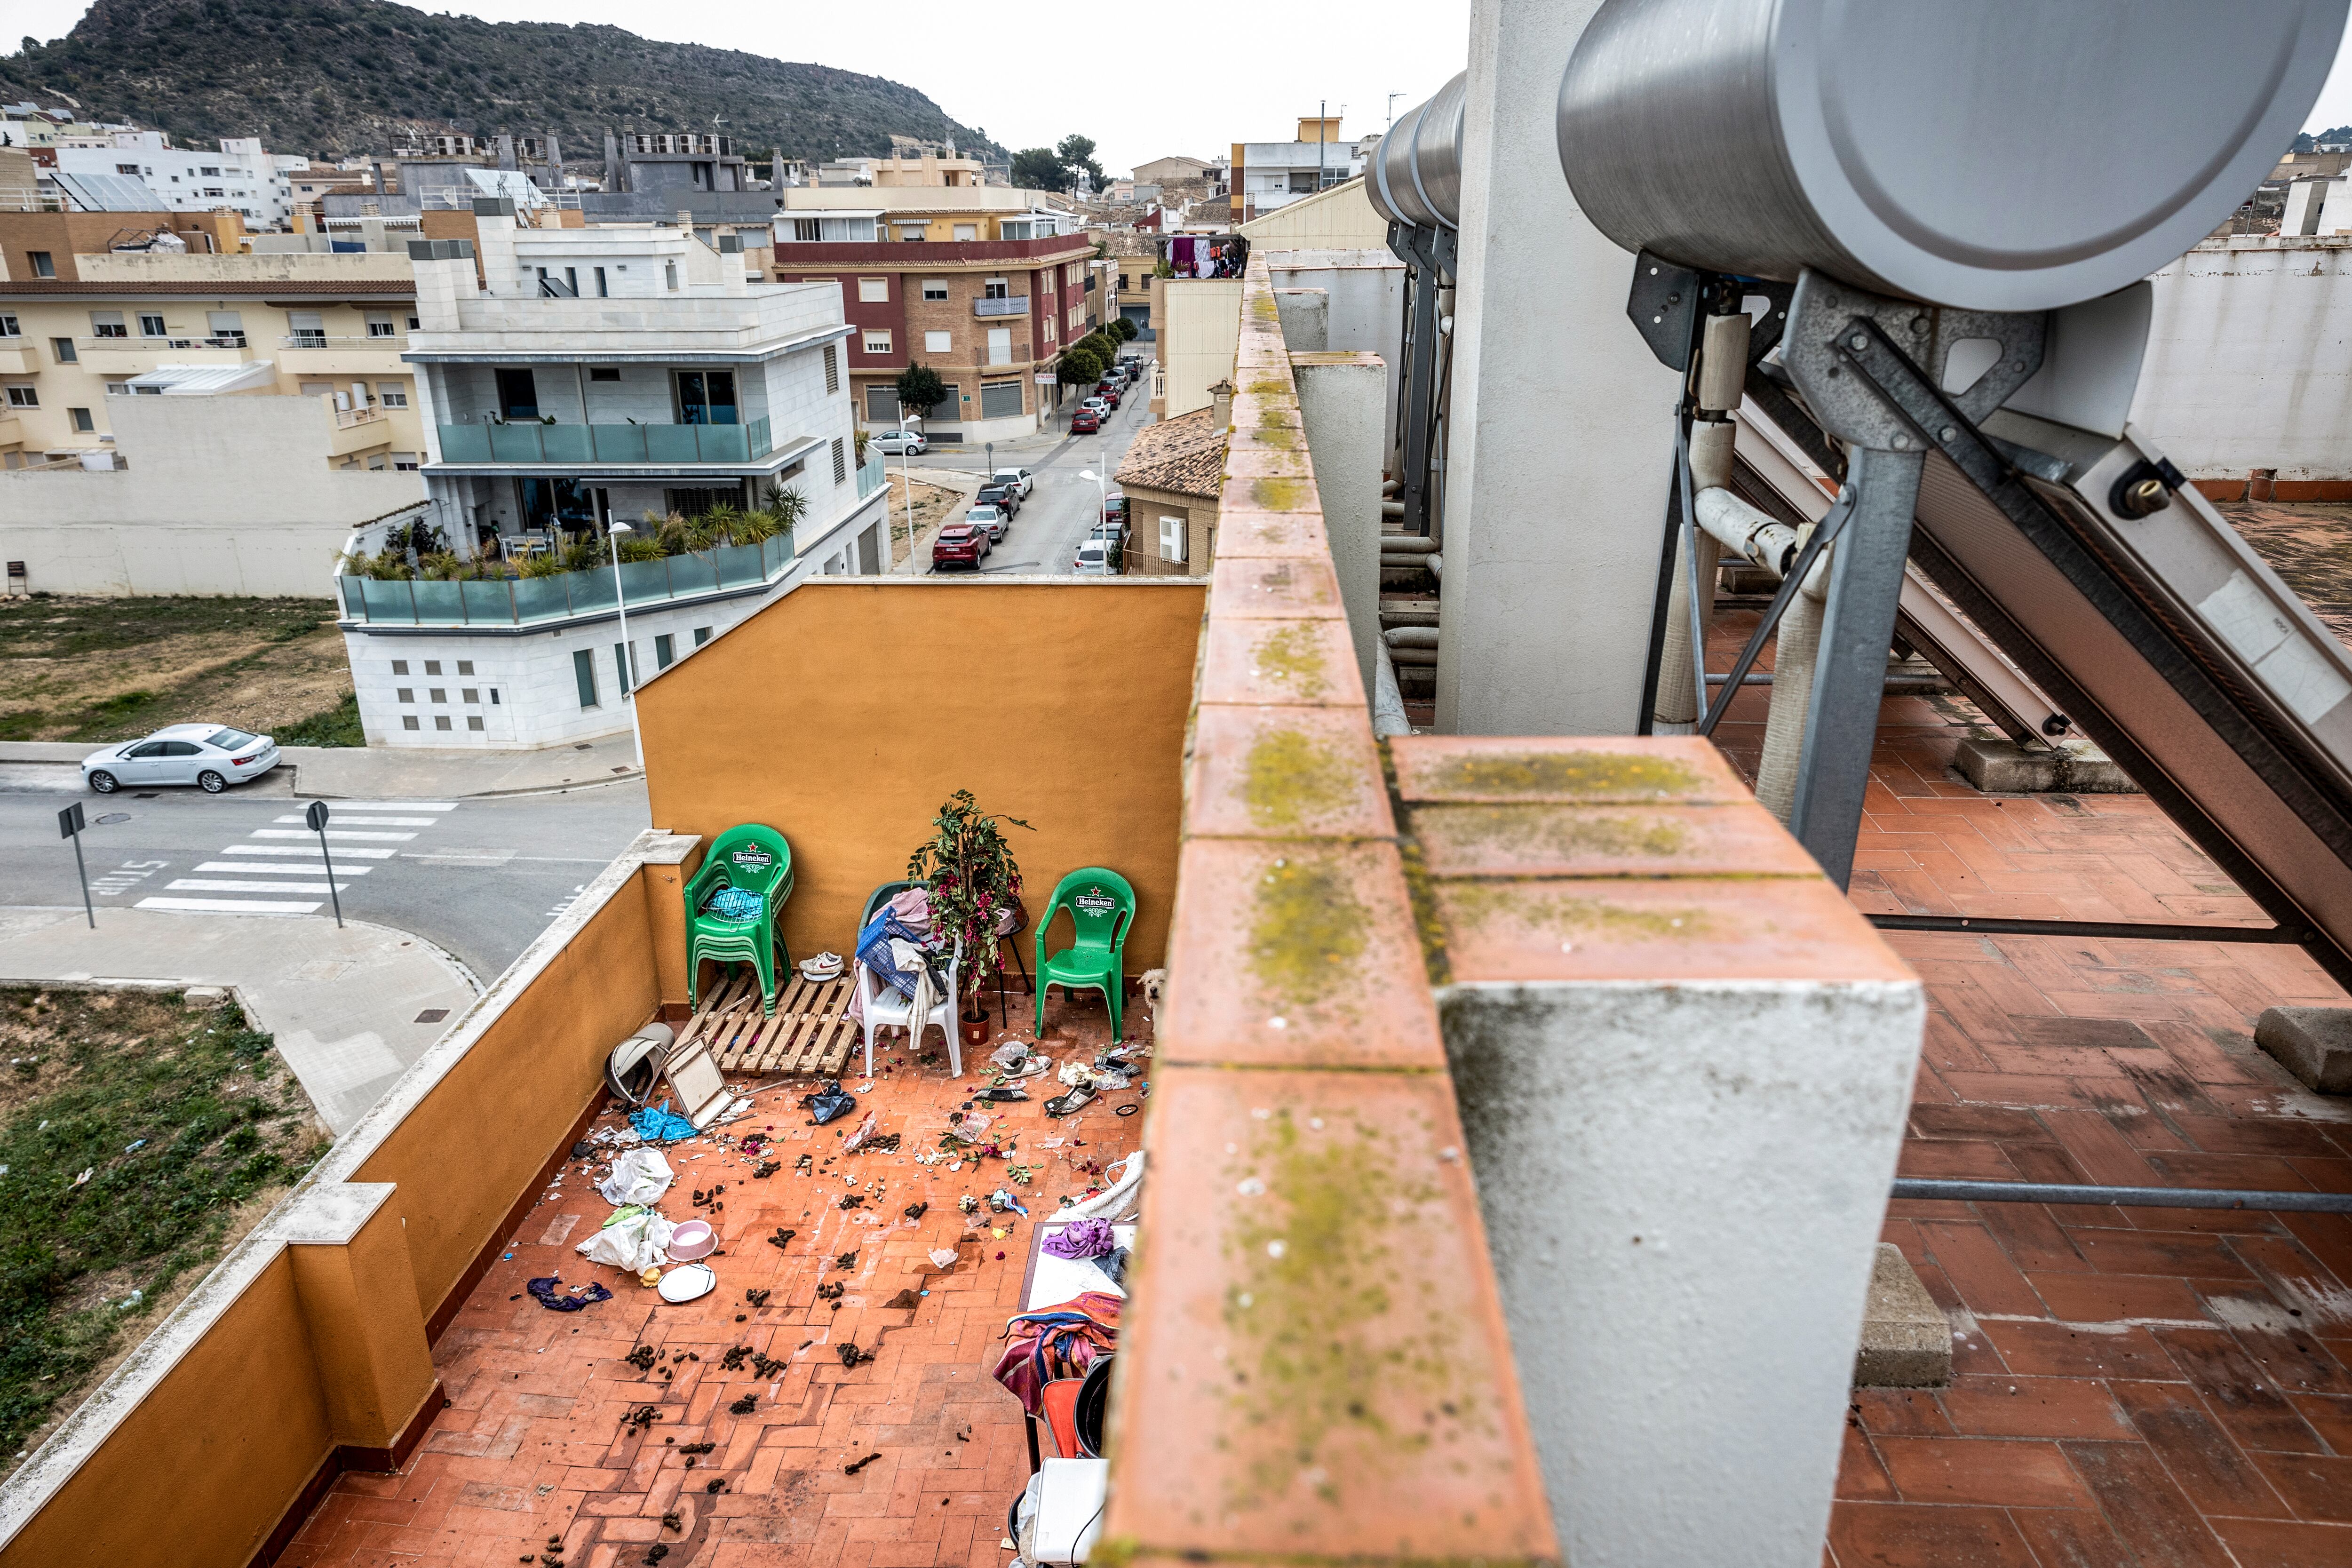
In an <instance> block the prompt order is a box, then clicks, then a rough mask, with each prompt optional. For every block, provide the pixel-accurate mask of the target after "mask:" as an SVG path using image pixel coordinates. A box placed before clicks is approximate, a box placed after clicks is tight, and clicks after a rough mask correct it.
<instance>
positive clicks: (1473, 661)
mask: <svg viewBox="0 0 2352 1568" xmlns="http://www.w3.org/2000/svg"><path fill="white" fill-rule="evenodd" d="M1596 8H1597V6H1596V5H1595V3H1594V0H1475V3H1474V4H1473V5H1472V6H1471V12H1470V80H1469V98H1468V108H1467V110H1466V115H1465V123H1464V128H1463V142H1464V145H1463V150H1462V151H1463V159H1462V163H1463V169H1462V232H1461V260H1460V268H1461V270H1460V274H1459V279H1460V283H1459V292H1458V294H1457V297H1456V314H1455V318H1454V383H1453V399H1452V402H1453V416H1452V419H1451V422H1450V426H1449V429H1450V431H1451V444H1452V450H1451V452H1450V453H1449V454H1448V468H1447V472H1446V476H1445V510H1444V519H1445V542H1444V543H1445V547H1444V579H1443V582H1442V584H1441V589H1440V593H1441V603H1442V605H1443V609H1444V628H1445V636H1444V644H1443V645H1442V647H1440V649H1439V651H1438V663H1437V726H1438V728H1439V729H1440V730H1442V731H1456V732H1459V733H1464V734H1517V735H1533V734H1630V733H1632V732H1633V730H1634V729H1635V727H1636V724H1637V722H1638V721H1639V719H1640V708H1641V697H1642V670H1643V663H1644V662H1645V660H1646V658H1647V654H1648V647H1649V642H1648V639H1649V626H1650V613H1651V606H1652V604H1653V602H1654V598H1655V595H1656V592H1657V580H1658V552H1659V549H1660V543H1661V541H1662V540H1663V539H1664V508H1665V503H1666V487H1667V472H1668V464H1669V461H1670V458H1671V455H1672V452H1673V437H1674V424H1673V419H1672V410H1673V405H1674V400H1675V376H1674V373H1673V372H1671V371H1669V370H1667V369H1665V368H1664V366H1662V365H1660V364H1659V363H1658V362H1657V361H1656V360H1655V359H1654V358H1652V357H1651V354H1650V352H1649V350H1648V349H1647V348H1646V347H1644V346H1643V342H1642V340H1641V338H1640V337H1639V336H1637V335H1636V334H1635V332H1634V331H1633V324H1632V323H1631V322H1630V321H1627V320H1626V319H1625V295H1626V290H1627V289H1628V287H1629V286H1630V285H1631V283H1632V281H1633V258H1632V257H1631V256H1629V255H1627V254H1626V253H1625V252H1624V251H1622V250H1620V249H1619V248H1618V247H1616V246H1615V245H1614V244H1612V242H1610V241H1609V240H1608V239H1606V238H1604V237H1602V236H1601V233H1600V231H1599V230H1597V229H1595V228H1594V227H1593V226H1592V225H1591V223H1589V222H1587V221H1586V220H1585V217H1584V216H1583V214H1582V213H1581V212H1580V211H1579V210H1578V208H1577V205H1576V200H1575V197H1574V196H1573V195H1571V194H1570V191H1569V187H1568V180H1567V177H1566V176H1565V175H1563V174H1561V173H1560V168H1559V149H1558V143H1557V142H1556V140H1555V138H1554V135H1553V129H1552V121H1553V113H1554V107H1555V105H1557V103H1558V102H1559V79H1560V75H1561V73H1562V71H1564V70H1565V69H1566V68H1567V65H1568V57H1569V54H1570V50H1572V49H1573V48H1574V47H1575V44H1576V40H1577V38H1578V37H1579V36H1580V35H1581V34H1582V32H1583V30H1584V26H1585V23H1586V21H1587V20H1588V19H1589V18H1590V17H1591V15H1592V13H1593V11H1594V10H1595V9H1596Z"/></svg>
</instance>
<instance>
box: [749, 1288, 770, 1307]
mask: <svg viewBox="0 0 2352 1568" xmlns="http://www.w3.org/2000/svg"><path fill="white" fill-rule="evenodd" d="M743 1300H746V1301H749V1302H750V1303H751V1305H753V1306H754V1307H764V1306H766V1305H767V1304H768V1293H767V1292H766V1291H765V1290H746V1291H744V1292H743Z"/></svg>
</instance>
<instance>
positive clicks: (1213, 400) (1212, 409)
mask: <svg viewBox="0 0 2352 1568" xmlns="http://www.w3.org/2000/svg"><path fill="white" fill-rule="evenodd" d="M1209 423H1210V424H1211V425H1212V426H1214V427H1215V429H1216V432H1217V434H1219V435H1220V436H1222V435H1223V434H1224V433H1225V432H1226V431H1228V430H1231V429H1232V428H1233V427H1234V384H1233V383H1232V382H1230V381H1221V382H1219V383H1217V384H1216V385H1214V386H1213V387H1211V388H1209Z"/></svg>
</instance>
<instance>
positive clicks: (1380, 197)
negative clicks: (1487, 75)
mask: <svg viewBox="0 0 2352 1568" xmlns="http://www.w3.org/2000/svg"><path fill="white" fill-rule="evenodd" d="M1469 79H1470V73H1469V72H1467V71H1463V72H1460V73H1457V74H1456V75H1455V77H1454V79H1453V80H1452V81H1449V82H1447V83H1446V84H1445V85H1444V87H1442V88H1439V89H1437V91H1436V92H1435V93H1434V94H1433V95H1432V96H1431V97H1430V98H1429V99H1428V100H1426V101H1425V102H1422V103H1417V104H1415V105H1413V106H1412V108H1411V109H1409V110H1405V112H1404V113H1403V114H1402V115H1400V116H1398V118H1397V121H1396V123H1395V124H1393V125H1391V126H1390V127H1389V130H1388V134H1387V135H1385V136H1382V137H1381V142H1380V145H1379V146H1378V147H1376V148H1374V149H1373V150H1372V159H1371V169H1370V177H1369V178H1368V179H1367V180H1366V181H1365V182H1364V184H1365V187H1366V190H1367V192H1368V193H1369V194H1370V196H1371V198H1372V205H1373V207H1374V208H1375V209H1376V210H1377V211H1378V212H1379V213H1380V215H1381V216H1382V217H1384V218H1387V219H1389V220H1390V221H1391V222H1392V223H1409V224H1413V225H1416V226H1420V227H1422V228H1453V227H1455V226H1457V225H1458V224H1459V223H1460V221H1461V217H1462V110H1463V104H1464V100H1465V95H1466V93H1467V89H1468V84H1469Z"/></svg>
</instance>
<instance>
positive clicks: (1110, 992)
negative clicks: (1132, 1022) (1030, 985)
mask: <svg viewBox="0 0 2352 1568" xmlns="http://www.w3.org/2000/svg"><path fill="white" fill-rule="evenodd" d="M1064 910H1067V911H1069V916H1070V924H1071V927H1072V932H1073V935H1074V937H1075V940H1074V941H1073V942H1072V943H1071V944H1070V945H1069V946H1068V947H1066V948H1064V949H1063V950H1062V951H1061V952H1057V953H1055V954H1054V955H1053V956H1052V957H1051V958H1048V957H1047V956H1046V955H1045V937H1046V935H1047V933H1048V932H1050V931H1052V930H1053V929H1054V921H1055V918H1056V917H1057V916H1059V915H1060V914H1061V913H1062V912H1063V911H1064ZM1134 923H1135V889H1133V888H1130V887H1129V886H1128V884H1127V879H1126V878H1124V877H1122V876H1120V875H1119V874H1118V872H1116V871H1107V870H1105V869H1104V868H1101V867H1100V866H1087V867H1082V868H1079V869H1078V870H1076V871H1073V872H1071V873H1070V874H1069V875H1068V876H1066V877H1065V878H1063V879H1061V880H1060V881H1059V882H1057V883H1055V885H1054V896H1053V898H1052V899H1050V900H1047V901H1046V904H1045V918H1044V919H1043V920H1041V921H1038V922H1037V1033H1038V1034H1039V1035H1041V1036H1042V1035H1044V1034H1045V991H1046V988H1047V987H1049V986H1054V985H1059V986H1061V987H1062V988H1063V989H1064V990H1066V991H1099V992H1101V993H1102V994H1103V1000H1104V1001H1106V1002H1107V1003H1108V1004H1109V1005H1110V1037H1111V1038H1112V1039H1114V1040H1117V1039H1120V1038H1123V1037H1122V1036H1121V1035H1120V1033H1119V1025H1118V1015H1119V1003H1120V1001H1121V1000H1122V998H1123V995H1124V993H1125V989H1126V980H1125V972H1124V969H1123V967H1122V966H1123V965H1124V963H1125V961H1126V957H1127V931H1128V928H1129V926H1131V925H1133V924H1134Z"/></svg>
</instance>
